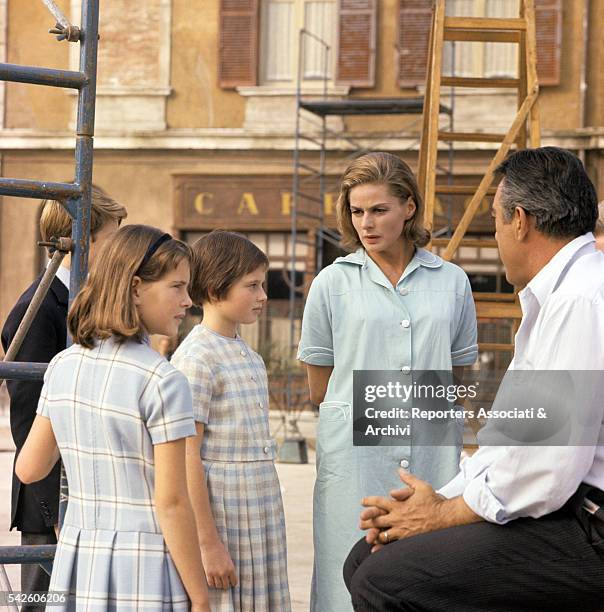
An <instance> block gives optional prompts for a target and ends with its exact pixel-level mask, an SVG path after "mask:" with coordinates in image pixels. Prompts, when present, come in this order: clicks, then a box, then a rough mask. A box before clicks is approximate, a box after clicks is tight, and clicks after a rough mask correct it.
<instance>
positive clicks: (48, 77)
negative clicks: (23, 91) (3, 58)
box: [0, 64, 88, 89]
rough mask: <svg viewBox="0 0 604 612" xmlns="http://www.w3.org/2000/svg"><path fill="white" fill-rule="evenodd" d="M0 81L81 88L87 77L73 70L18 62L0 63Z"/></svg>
mask: <svg viewBox="0 0 604 612" xmlns="http://www.w3.org/2000/svg"><path fill="white" fill-rule="evenodd" d="M0 81H11V82H13V83H30V84H31V85H49V86H50V87H67V88H69V89H81V88H82V87H84V85H86V83H87V81H88V78H87V77H86V75H85V74H84V73H83V72H76V71H74V70H57V69H56V68H41V67H39V66H21V65H19V64H0Z"/></svg>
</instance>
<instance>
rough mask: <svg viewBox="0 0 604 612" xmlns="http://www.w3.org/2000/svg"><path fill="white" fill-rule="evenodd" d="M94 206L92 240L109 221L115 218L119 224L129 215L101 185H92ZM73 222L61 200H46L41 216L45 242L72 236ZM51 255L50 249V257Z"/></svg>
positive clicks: (91, 214)
mask: <svg viewBox="0 0 604 612" xmlns="http://www.w3.org/2000/svg"><path fill="white" fill-rule="evenodd" d="M91 201H92V206H91V209H90V240H91V241H92V242H94V240H95V237H96V233H97V232H98V231H99V230H100V229H101V228H102V227H103V226H104V225H105V224H106V223H107V222H108V221H111V220H113V219H115V220H116V221H117V222H118V225H119V224H120V223H121V221H122V219H125V218H126V216H127V215H128V213H127V211H126V209H125V208H124V207H123V206H122V205H121V204H118V203H117V202H116V201H115V200H114V199H112V198H110V197H109V196H108V195H107V194H106V193H105V192H104V191H103V190H102V189H101V188H100V187H96V186H95V185H93V186H92V193H91ZM71 223H72V218H71V217H70V215H69V213H68V212H67V210H65V207H64V206H63V204H61V202H60V201H59V200H44V201H43V202H42V215H41V217H40V235H41V236H42V240H43V241H44V242H48V241H49V240H50V239H51V238H52V237H53V236H54V237H55V238H62V237H66V238H69V237H71ZM50 256H51V253H50V249H49V257H50Z"/></svg>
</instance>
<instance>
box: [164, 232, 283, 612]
mask: <svg viewBox="0 0 604 612" xmlns="http://www.w3.org/2000/svg"><path fill="white" fill-rule="evenodd" d="M267 268H268V260H267V258H266V255H265V254H264V253H263V252H262V251H260V249H258V248H257V247H256V246H254V244H252V243H251V242H250V241H249V240H248V239H247V238H245V237H243V236H240V235H238V234H233V233H231V232H224V231H215V232H212V233H211V234H208V235H207V236H204V237H203V238H201V239H199V240H198V241H197V242H196V243H195V244H194V245H193V270H192V288H191V296H192V298H193V301H194V302H195V303H197V304H200V305H202V306H203V323H201V324H200V325H197V326H196V327H194V328H193V330H192V331H191V333H190V334H189V335H188V336H187V338H186V339H185V340H184V341H183V343H182V344H181V345H180V347H179V348H178V349H177V350H176V352H175V354H174V356H173V357H172V363H173V364H174V365H175V366H176V367H177V368H179V369H180V370H182V372H183V373H184V374H185V375H186V376H187V378H188V379H189V383H190V385H191V390H192V392H193V410H194V416H195V420H196V427H197V437H196V438H195V439H193V438H189V439H188V440H187V471H188V477H189V490H190V494H191V500H192V502H193V507H194V509H195V514H196V518H197V530H198V534H199V539H200V544H201V555H202V559H203V565H204V568H205V572H206V577H207V580H208V586H209V587H210V589H209V593H210V606H211V608H212V612H289V610H290V599H289V587H288V582H287V555H286V543H285V520H284V515H283V504H282V501H281V491H280V487H279V480H278V477H277V472H276V470H275V466H274V459H275V445H274V441H273V440H272V439H271V437H270V433H269V425H268V384H267V378H266V369H265V367H264V362H263V361H262V358H261V357H260V356H259V355H258V354H256V353H255V352H254V351H252V349H250V347H249V346H248V345H247V344H246V343H245V342H244V341H243V340H242V339H241V338H240V337H239V335H238V334H237V327H238V325H239V324H241V323H253V322H255V321H256V320H257V319H258V316H259V315H260V313H261V312H262V308H263V306H264V304H265V302H266V293H265V292H264V289H263V287H262V285H263V282H264V280H265V276H266V270H267ZM204 468H205V472H204ZM208 515H211V516H213V519H214V520H208V519H207V517H208Z"/></svg>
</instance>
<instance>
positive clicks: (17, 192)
mask: <svg viewBox="0 0 604 612" xmlns="http://www.w3.org/2000/svg"><path fill="white" fill-rule="evenodd" d="M81 194H82V189H81V188H80V186H79V185H75V184H74V183H50V182H47V181H31V180H28V179H12V178H0V195H6V196H16V197H21V198H35V199H36V200H44V199H47V198H48V199H51V200H56V199H66V198H77V197H78V196H79V195H81Z"/></svg>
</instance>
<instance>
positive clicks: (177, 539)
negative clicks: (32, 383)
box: [16, 225, 210, 612]
mask: <svg viewBox="0 0 604 612" xmlns="http://www.w3.org/2000/svg"><path fill="white" fill-rule="evenodd" d="M189 262H190V249H189V248H188V247H187V246H186V245H185V244H183V243H182V242H179V241H178V240H174V239H172V238H171V236H169V235H168V234H162V232H161V231H159V230H157V229H155V228H152V227H147V226H144V225H130V226H127V227H124V228H122V229H121V230H119V231H118V232H117V234H116V235H115V237H113V238H112V239H111V240H110V241H109V243H108V244H107V245H106V246H105V248H104V249H103V250H102V252H101V253H100V254H99V256H98V259H97V261H95V266H94V267H93V269H92V272H91V274H90V277H89V279H88V281H87V282H86V284H85V285H84V288H83V289H82V291H81V292H80V293H79V294H78V296H77V297H76V299H75V301H74V304H73V307H72V309H71V311H70V313H69V318H68V326H69V330H70V332H71V334H72V335H73V338H74V342H75V343H76V344H73V345H72V346H71V347H69V348H68V349H67V350H65V351H63V352H62V353H59V354H58V355H57V356H56V357H55V358H54V359H53V360H52V361H51V362H50V364H49V366H48V370H47V372H46V375H45V377H44V387H43V389H42V393H41V395H40V403H39V406H38V416H37V417H36V420H35V422H34V425H33V427H32V429H31V433H30V435H29V437H28V439H27V441H26V443H25V446H24V447H23V450H22V451H21V454H20V455H19V458H18V460H17V465H16V471H17V476H18V477H19V478H20V479H21V480H22V481H23V482H25V483H30V482H34V481H36V480H39V479H41V478H43V477H44V476H46V474H48V472H49V471H50V470H51V468H52V467H53V466H54V464H55V463H56V462H57V460H58V459H59V454H60V457H61V459H62V460H63V464H64V465H65V470H66V473H67V481H68V485H69V503H68V506H67V512H66V515H65V521H64V524H63V526H62V528H61V532H60V535H59V542H58V545H57V551H56V555H55V560H54V565H53V571H52V577H51V582H50V591H62V592H69V598H68V601H67V602H66V604H65V605H64V606H62V607H63V609H66V610H94V611H101V610H123V611H124V612H131V611H132V610H189V609H190V606H191V609H193V610H196V611H203V612H209V610H210V608H209V606H208V591H207V585H206V582H205V577H204V572H203V567H202V564H201V556H200V552H199V543H198V540H197V533H196V530H195V523H194V516H193V511H192V508H191V505H190V502H189V498H188V494H187V483H186V475H185V438H186V437H187V436H191V435H194V434H195V425H194V421H193V414H192V405H191V394H190V390H189V387H188V384H187V381H186V379H185V378H184V376H183V375H182V374H181V373H180V372H178V371H177V370H176V369H174V367H172V366H171V365H170V364H169V363H168V362H167V361H166V360H165V359H164V358H163V357H161V356H160V355H159V354H158V353H156V352H155V351H154V350H153V349H152V348H151V347H150V345H149V340H148V335H149V334H165V335H173V334H175V333H176V331H177V330H178V326H179V324H180V322H181V321H182V319H183V317H184V315H185V311H186V309H187V308H189V307H190V306H191V300H190V298H189V295H188V293H187V286H188V283H189V279H190V275H189Z"/></svg>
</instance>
